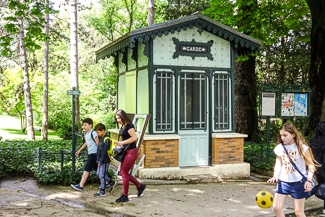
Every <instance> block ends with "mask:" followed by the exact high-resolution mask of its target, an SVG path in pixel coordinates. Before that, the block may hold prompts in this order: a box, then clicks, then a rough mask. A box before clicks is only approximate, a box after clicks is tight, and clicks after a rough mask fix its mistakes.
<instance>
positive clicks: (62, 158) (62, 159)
mask: <svg viewBox="0 0 325 217" xmlns="http://www.w3.org/2000/svg"><path fill="white" fill-rule="evenodd" d="M63 162H64V155H63V150H61V173H62V172H63Z"/></svg>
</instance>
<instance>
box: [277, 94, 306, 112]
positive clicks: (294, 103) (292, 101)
mask: <svg viewBox="0 0 325 217" xmlns="http://www.w3.org/2000/svg"><path fill="white" fill-rule="evenodd" d="M307 96H308V95H307V93H282V97H281V115H282V116H295V117H305V116H307V105H308V100H307Z"/></svg>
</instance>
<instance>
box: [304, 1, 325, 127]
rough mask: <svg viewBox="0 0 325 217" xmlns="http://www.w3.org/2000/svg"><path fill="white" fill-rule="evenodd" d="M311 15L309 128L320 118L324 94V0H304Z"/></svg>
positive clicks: (314, 125) (315, 124)
mask: <svg viewBox="0 0 325 217" xmlns="http://www.w3.org/2000/svg"><path fill="white" fill-rule="evenodd" d="M306 2H307V4H308V6H309V8H310V12H311V17H312V29H311V37H310V41H311V61H310V69H309V83H310V88H311V90H312V92H311V97H310V117H309V126H308V129H309V130H314V129H315V127H316V126H317V124H318V122H319V121H320V120H321V116H322V113H323V109H322V108H323V103H324V96H325V88H324V84H325V50H324V48H325V1H314V0H306Z"/></svg>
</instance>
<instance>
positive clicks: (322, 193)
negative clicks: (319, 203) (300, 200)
mask: <svg viewBox="0 0 325 217" xmlns="http://www.w3.org/2000/svg"><path fill="white" fill-rule="evenodd" d="M315 196H316V197H318V198H319V199H322V200H325V184H320V185H319V186H318V188H317V190H316V192H315Z"/></svg>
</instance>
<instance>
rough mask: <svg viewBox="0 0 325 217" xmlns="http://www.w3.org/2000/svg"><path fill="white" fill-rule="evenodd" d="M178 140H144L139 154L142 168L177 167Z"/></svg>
mask: <svg viewBox="0 0 325 217" xmlns="http://www.w3.org/2000/svg"><path fill="white" fill-rule="evenodd" d="M178 150H179V148H178V140H145V141H143V144H142V147H141V152H142V153H144V154H145V155H146V158H145V159H144V165H143V166H144V168H161V167H178V160H179V159H178Z"/></svg>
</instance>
